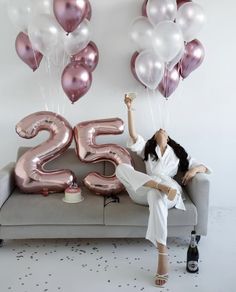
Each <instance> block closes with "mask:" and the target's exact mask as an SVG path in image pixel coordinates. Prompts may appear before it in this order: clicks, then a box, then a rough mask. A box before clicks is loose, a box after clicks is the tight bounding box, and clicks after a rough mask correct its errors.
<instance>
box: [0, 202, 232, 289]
mask: <svg viewBox="0 0 236 292" xmlns="http://www.w3.org/2000/svg"><path fill="white" fill-rule="evenodd" d="M235 211H236V210H234V209H219V208H218V209H214V208H213V209H211V212H210V218H209V219H210V220H209V221H210V223H209V234H208V236H207V237H202V239H201V241H200V243H199V253H200V259H199V273H196V274H189V273H188V272H187V271H186V256H187V248H188V244H189V239H190V237H189V238H168V254H169V266H170V273H169V278H170V279H169V281H168V283H167V285H166V286H165V287H164V288H157V287H155V286H154V275H155V271H156V265H157V251H156V248H155V247H154V246H153V245H152V243H151V242H149V241H148V240H146V239H129V238H127V239H112V238H111V239H30V240H6V241H4V243H3V247H1V248H0V259H1V261H0V275H1V276H0V278H1V281H0V291H1V292H7V291H11V292H13V291H14V292H34V291H35V292H36V291H43V292H54V291H60V292H69V291H70V292H72V291H88V292H90V291H109V292H110V291H122V292H123V291H144V292H145V291H148V292H149V291H159V292H164V291H169V292H171V291H173V292H178V291H181V292H183V291H186V292H187V291H200V292H223V291H229V292H231V291H235V290H234V289H233V288H234V285H233V283H234V281H233V278H234V276H233V274H234V272H233V271H234V264H235V263H236V252H235V248H233V247H234V246H236V236H235V235H234V234H232V232H230V228H231V226H232V224H233V222H235V223H236V215H235V214H236V212H235ZM224 233H225V235H224ZM229 235H231V236H233V238H230V241H228V243H227V245H228V244H229V245H231V247H232V248H230V246H228V248H227V249H224V253H223V250H222V246H224V238H229ZM229 257H230V258H231V261H229V262H227V258H229ZM232 259H234V261H232ZM224 263H225V264H224ZM233 263H234V264H233ZM222 264H224V265H226V264H227V274H225V276H224V279H223V281H224V283H222V277H221V274H222V270H221V267H220V265H222ZM230 264H232V269H230V266H229V265H230ZM231 270H232V272H230V271H231ZM227 289H228V290H227Z"/></svg>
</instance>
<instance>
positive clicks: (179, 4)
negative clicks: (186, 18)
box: [176, 0, 192, 8]
mask: <svg viewBox="0 0 236 292" xmlns="http://www.w3.org/2000/svg"><path fill="white" fill-rule="evenodd" d="M176 2H177V8H179V7H180V6H181V5H183V4H184V3H187V2H192V1H191V0H177V1H176Z"/></svg>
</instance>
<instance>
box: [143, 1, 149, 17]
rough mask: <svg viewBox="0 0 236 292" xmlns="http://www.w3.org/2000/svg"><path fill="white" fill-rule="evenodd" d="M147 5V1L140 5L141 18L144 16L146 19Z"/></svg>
mask: <svg viewBox="0 0 236 292" xmlns="http://www.w3.org/2000/svg"><path fill="white" fill-rule="evenodd" d="M147 3H148V0H144V2H143V5H142V16H145V17H147V10H146V9H147Z"/></svg>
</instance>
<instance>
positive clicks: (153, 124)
mask: <svg viewBox="0 0 236 292" xmlns="http://www.w3.org/2000/svg"><path fill="white" fill-rule="evenodd" d="M146 91H147V96H148V105H149V109H150V113H151V120H152V126H153V132H155V131H156V125H155V120H154V114H153V106H152V103H151V96H150V92H149V88H147V89H146Z"/></svg>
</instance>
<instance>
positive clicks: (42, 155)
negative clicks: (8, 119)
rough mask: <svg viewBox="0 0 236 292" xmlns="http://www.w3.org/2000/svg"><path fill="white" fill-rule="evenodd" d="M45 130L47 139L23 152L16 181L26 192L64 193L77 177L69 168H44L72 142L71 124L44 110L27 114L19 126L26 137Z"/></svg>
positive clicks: (18, 128)
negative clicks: (48, 135) (52, 169)
mask: <svg viewBox="0 0 236 292" xmlns="http://www.w3.org/2000/svg"><path fill="white" fill-rule="evenodd" d="M43 130H46V131H48V132H49V133H50V137H49V138H48V140H47V141H45V142H44V143H42V144H40V145H38V146H36V147H34V148H32V149H30V150H29V151H27V152H26V153H25V154H23V155H22V156H21V157H20V159H19V160H18V162H17V164H16V167H15V178H16V184H17V186H18V187H19V188H20V189H21V190H22V191H23V192H25V193H42V194H44V195H47V194H48V193H53V192H61V191H64V189H65V188H66V187H67V186H68V185H70V184H71V183H72V182H73V180H74V177H75V176H74V174H73V173H72V172H71V171H70V170H64V169H62V170H56V171H45V170H44V165H45V164H46V163H47V162H49V161H51V160H53V159H55V158H56V157H58V156H60V155H61V154H62V153H63V152H65V151H66V149H67V148H68V147H69V146H70V144H71V142H72V139H73V130H72V127H71V126H70V124H69V123H68V122H67V121H66V120H65V119H64V118H63V117H61V116H60V115H57V114H55V113H53V112H47V111H42V112H37V113H33V114H31V115H29V116H27V117H25V118H24V119H23V120H21V121H20V122H19V123H18V124H17V125H16V132H17V133H18V135H19V136H21V137H22V138H26V139H31V138H33V137H35V136H36V135H37V134H38V133H39V132H40V131H43Z"/></svg>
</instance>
